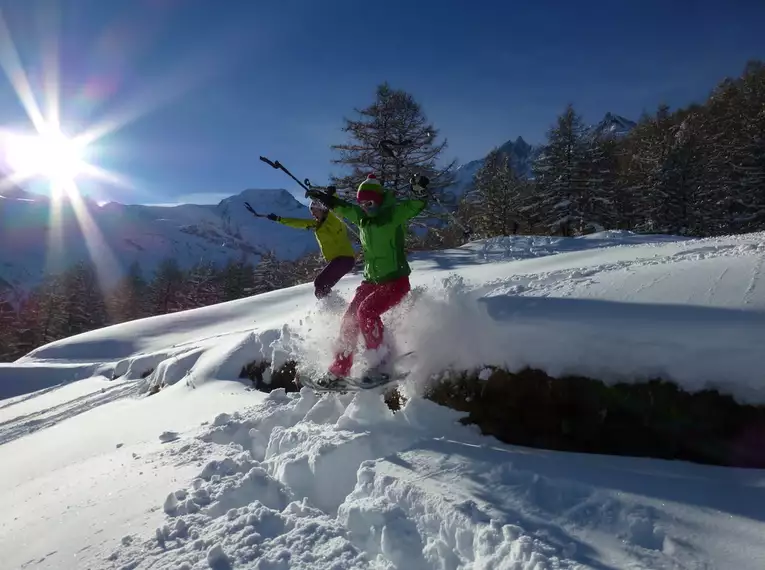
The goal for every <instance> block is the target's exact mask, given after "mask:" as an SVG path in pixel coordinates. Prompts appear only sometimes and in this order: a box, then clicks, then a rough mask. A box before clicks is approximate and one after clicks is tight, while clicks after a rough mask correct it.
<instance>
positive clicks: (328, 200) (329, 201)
mask: <svg viewBox="0 0 765 570" xmlns="http://www.w3.org/2000/svg"><path fill="white" fill-rule="evenodd" d="M305 195H306V196H308V197H309V198H313V199H314V200H318V201H319V202H321V203H322V204H324V205H325V206H326V207H327V208H330V209H332V206H334V204H335V198H334V196H330V195H329V194H327V193H325V192H321V191H320V190H309V191H308V192H306V193H305Z"/></svg>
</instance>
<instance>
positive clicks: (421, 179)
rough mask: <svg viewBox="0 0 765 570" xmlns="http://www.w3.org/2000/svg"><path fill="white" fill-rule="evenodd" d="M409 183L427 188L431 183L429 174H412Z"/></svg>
mask: <svg viewBox="0 0 765 570" xmlns="http://www.w3.org/2000/svg"><path fill="white" fill-rule="evenodd" d="M409 184H411V185H412V186H419V187H420V188H423V189H425V188H427V187H428V184H430V180H428V177H427V176H417V175H416V174H412V177H411V178H410V179H409Z"/></svg>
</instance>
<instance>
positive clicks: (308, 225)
mask: <svg viewBox="0 0 765 570" xmlns="http://www.w3.org/2000/svg"><path fill="white" fill-rule="evenodd" d="M276 221H277V222H279V223H280V224H284V225H285V226H289V227H291V228H296V229H298V230H309V229H313V228H315V227H316V220H308V219H305V218H282V217H281V216H279V217H278V218H277V220H276Z"/></svg>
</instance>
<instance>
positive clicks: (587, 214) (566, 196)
mask: <svg viewBox="0 0 765 570" xmlns="http://www.w3.org/2000/svg"><path fill="white" fill-rule="evenodd" d="M588 145H589V142H588V138H587V132H586V130H585V127H584V124H583V122H582V119H581V117H580V116H579V115H578V114H577V113H576V112H575V111H574V108H573V107H572V106H571V105H569V106H568V107H566V110H565V111H564V112H563V114H562V115H560V116H559V117H558V120H557V123H556V125H555V127H553V128H552V129H550V131H549V132H548V134H547V144H545V145H544V147H543V149H542V152H541V153H540V157H539V159H537V161H536V162H535V164H534V167H533V170H534V175H535V178H536V193H537V202H536V205H535V207H534V209H533V211H532V212H533V217H534V219H535V220H537V221H539V222H540V223H541V224H542V225H543V226H545V227H547V228H548V229H551V230H553V231H559V232H561V233H563V234H564V235H569V234H570V233H572V231H579V232H581V231H584V230H585V228H586V227H587V226H588V225H589V224H591V223H593V222H594V220H593V219H592V215H593V212H594V206H593V197H592V195H591V189H592V187H591V185H590V184H589V174H590V169H591V161H590V160H589V159H590V157H589V156H588Z"/></svg>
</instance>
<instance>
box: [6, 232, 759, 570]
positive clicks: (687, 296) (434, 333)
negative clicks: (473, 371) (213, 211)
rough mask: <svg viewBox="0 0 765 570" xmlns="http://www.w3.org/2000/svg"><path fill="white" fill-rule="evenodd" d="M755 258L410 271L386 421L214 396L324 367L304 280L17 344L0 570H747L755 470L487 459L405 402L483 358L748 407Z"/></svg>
mask: <svg viewBox="0 0 765 570" xmlns="http://www.w3.org/2000/svg"><path fill="white" fill-rule="evenodd" d="M764 239H765V235H763V234H749V235H745V236H736V237H726V238H719V239H709V240H682V239H679V238H673V237H669V236H653V237H640V236H634V235H631V234H623V233H606V234H598V235H595V236H590V237H588V238H577V239H561V238H543V237H535V238H527V237H517V238H504V239H495V240H490V241H488V242H478V243H474V244H470V245H469V246H465V247H463V248H460V249H457V250H451V251H446V252H439V253H429V254H418V255H417V256H415V258H416V260H415V261H414V262H413V263H412V265H413V269H414V273H413V275H412V283H413V286H414V290H413V293H412V295H411V297H410V299H409V300H408V301H407V303H406V304H405V306H404V307H402V308H401V309H399V310H396V311H394V312H392V314H390V315H389V316H388V317H387V321H388V324H389V326H390V330H391V331H392V332H393V333H394V334H395V338H396V347H397V348H398V349H400V350H401V349H409V350H415V351H416V358H414V359H412V360H411V367H412V374H411V375H410V378H411V380H410V381H409V382H407V383H406V384H404V385H403V386H402V388H403V390H404V391H405V392H406V393H407V394H408V395H410V396H414V397H413V398H412V399H410V400H409V401H408V403H407V406H406V407H405V408H404V410H403V411H402V412H400V413H398V414H395V415H393V414H391V413H390V412H389V411H388V410H387V408H385V407H384V405H383V404H382V403H381V401H380V398H379V396H375V395H374V394H359V395H358V396H356V397H353V396H350V395H349V396H335V395H327V396H324V397H318V396H317V395H315V394H313V393H312V392H310V391H308V390H304V391H303V392H301V393H300V394H290V395H286V394H284V393H283V392H279V391H277V392H274V393H272V394H271V395H265V394H263V393H261V392H256V391H253V390H252V389H251V388H250V387H249V386H248V381H240V380H238V379H237V378H238V376H239V372H240V370H241V367H242V366H243V365H244V364H246V363H248V362H251V361H252V360H257V359H261V358H266V359H268V360H273V361H274V362H275V363H276V364H277V365H278V364H280V363H282V362H285V361H286V360H288V359H289V358H294V357H298V358H300V359H301V360H303V361H312V362H314V363H315V364H317V365H318V366H323V365H325V364H327V363H328V362H329V359H330V351H331V348H332V347H331V341H332V338H333V337H334V335H335V334H336V332H337V327H338V325H339V319H340V315H341V312H342V306H330V307H327V306H321V305H319V304H317V303H316V301H315V299H314V298H313V294H312V288H311V287H310V285H305V286H300V287H295V288H291V289H286V290H281V291H274V292H271V293H268V294H265V295H260V296H258V297H254V298H251V299H244V300H241V301H235V302H232V303H227V304H223V305H218V306H214V307H207V308H203V309H198V310H195V311H189V312H185V313H177V314H173V315H166V316H160V317H154V318H150V319H145V320H142V321H136V322H133V323H126V324H122V325H117V326H114V327H109V328H106V329H102V330H99V331H94V332H91V333H87V334H84V335H79V336H77V337H72V338H70V339H65V340H62V341H59V342H56V343H52V344H50V345H47V346H45V347H41V348H40V349H38V350H36V351H35V352H33V353H32V354H30V355H28V356H27V357H25V358H24V359H22V360H21V361H19V362H17V363H13V364H6V365H2V366H1V367H0V397H4V398H6V399H4V400H0V444H1V445H0V465H2V470H0V473H1V475H0V488H1V489H2V491H0V512H2V513H3V516H2V517H0V553H2V555H3V556H2V567H3V568H5V567H8V568H46V569H47V568H49V569H53V568H57V569H60V568H72V569H74V568H78V569H79V568H130V569H133V568H152V569H157V568H174V569H176V568H178V569H182V568H187V569H192V568H213V569H223V568H258V569H266V568H268V569H273V568H285V569H286V568H336V569H338V570H341V569H343V570H344V569H345V568H400V569H411V568H414V569H419V568H423V569H425V568H428V569H430V568H434V569H435V568H439V569H441V568H444V569H457V568H475V569H478V568H534V569H542V568H597V569H603V568H705V569H708V568H737V569H738V568H763V567H765V546H762V544H763V541H762V539H761V537H762V536H763V533H764V532H765V524H763V519H764V518H765V496H764V493H765V490H764V488H763V487H764V484H763V481H765V477H763V472H762V471H757V470H746V471H745V470H736V469H724V468H713V467H706V466H698V465H692V464H688V463H682V462H665V461H657V460H649V459H631V458H615V457H604V456H595V455H579V454H570V453H561V452H550V451H544V450H530V449H523V448H518V447H512V446H506V445H503V444H500V443H498V442H497V441H496V440H494V439H492V438H486V437H482V436H480V435H478V433H477V432H476V431H475V430H474V429H472V428H468V427H464V426H461V425H460V424H458V423H457V420H458V419H459V414H457V413H455V412H452V411H450V410H446V409H444V408H440V407H438V406H436V405H435V404H432V403H430V402H427V401H424V400H422V399H421V398H418V397H416V394H417V391H418V390H419V389H420V387H421V386H422V385H423V383H424V382H425V380H426V379H427V378H428V377H429V376H430V375H431V374H432V373H436V372H439V371H441V370H443V369H445V368H447V367H453V368H474V367H475V368H478V367H482V366H484V365H492V364H493V365H505V366H509V367H511V368H514V369H515V368H519V367H523V366H526V365H532V366H538V367H540V368H543V369H545V370H547V371H548V372H549V373H551V374H560V373H568V372H571V373H584V374H588V375H591V376H596V377H599V378H602V379H604V380H605V381H616V380H632V381H634V380H638V379H641V378H646V377H650V376H655V375H660V376H663V377H665V378H670V379H674V380H676V381H678V382H680V383H681V384H683V385H684V386H685V387H686V388H687V389H689V390H695V389H698V388H702V387H706V386H716V387H719V388H720V389H721V390H724V391H726V392H728V393H731V394H733V395H734V396H735V397H736V398H738V399H741V400H743V401H757V402H762V401H764V400H765V393H764V392H763V388H762V386H761V384H762V374H761V371H762V370H763V369H765V351H763V350H762V339H763V338H765V334H764V333H765V314H764V313H763V308H764V307H765V287H764V286H763V284H762V280H761V279H760V277H761V276H762V264H763V254H765V245H763V240H764ZM358 279H359V278H358V277H349V278H346V279H344V280H343V281H342V282H341V285H340V286H339V288H338V293H339V294H340V295H341V296H342V297H344V298H345V299H346V300H347V299H348V298H349V297H350V295H351V294H352V292H353V288H354V287H355V285H356V284H357V283H358ZM149 370H153V371H154V372H153V373H152V375H150V376H148V377H147V378H145V379H144V378H142V376H144V375H145V374H146V373H147V372H148V371H149ZM114 376H116V379H112V377H114ZM159 379H164V381H165V383H166V384H168V386H167V387H166V388H164V389H163V390H162V391H160V392H159V393H158V394H156V395H153V396H146V394H145V390H146V387H147V384H148V383H149V382H152V381H156V380H159Z"/></svg>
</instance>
